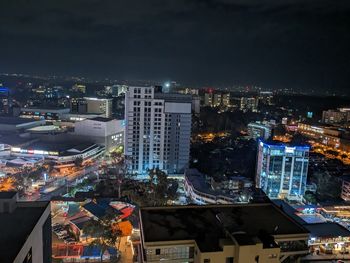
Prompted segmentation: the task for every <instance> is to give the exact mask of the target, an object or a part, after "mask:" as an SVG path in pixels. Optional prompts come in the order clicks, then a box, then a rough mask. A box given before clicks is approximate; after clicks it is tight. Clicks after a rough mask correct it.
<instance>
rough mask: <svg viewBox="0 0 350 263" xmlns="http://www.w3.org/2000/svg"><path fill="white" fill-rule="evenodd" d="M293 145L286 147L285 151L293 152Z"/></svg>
mask: <svg viewBox="0 0 350 263" xmlns="http://www.w3.org/2000/svg"><path fill="white" fill-rule="evenodd" d="M294 150H295V147H286V153H294Z"/></svg>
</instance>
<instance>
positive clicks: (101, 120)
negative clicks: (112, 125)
mask: <svg viewBox="0 0 350 263" xmlns="http://www.w3.org/2000/svg"><path fill="white" fill-rule="evenodd" d="M90 120H92V121H100V122H109V121H112V120H114V119H113V118H105V117H95V118H91V119H90Z"/></svg>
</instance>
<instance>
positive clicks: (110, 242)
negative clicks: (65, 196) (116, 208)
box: [83, 211, 121, 262]
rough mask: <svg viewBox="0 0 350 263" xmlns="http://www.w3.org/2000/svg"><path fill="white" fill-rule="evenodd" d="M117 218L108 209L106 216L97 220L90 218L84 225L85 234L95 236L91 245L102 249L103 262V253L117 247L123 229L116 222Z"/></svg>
mask: <svg viewBox="0 0 350 263" xmlns="http://www.w3.org/2000/svg"><path fill="white" fill-rule="evenodd" d="M115 219H116V217H115V215H114V214H113V213H112V212H111V211H108V212H107V214H106V215H105V216H103V217H101V218H98V219H97V220H95V219H90V220H89V221H88V222H87V223H86V224H84V226H83V232H84V234H86V235H88V236H90V237H92V238H93V241H92V242H91V243H90V247H92V246H97V247H99V248H100V249H101V258H100V261H101V262H102V259H103V254H104V253H105V252H106V250H107V249H108V248H109V247H115V245H116V242H117V240H118V237H120V235H121V231H120V230H119V229H118V228H116V224H114V223H115Z"/></svg>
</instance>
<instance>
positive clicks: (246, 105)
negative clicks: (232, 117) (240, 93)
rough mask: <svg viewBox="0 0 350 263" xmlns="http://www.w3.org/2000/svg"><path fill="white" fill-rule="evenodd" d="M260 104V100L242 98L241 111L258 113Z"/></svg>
mask: <svg viewBox="0 0 350 263" xmlns="http://www.w3.org/2000/svg"><path fill="white" fill-rule="evenodd" d="M258 104H259V99H258V98H254V97H252V98H247V97H242V98H241V104H240V110H241V111H244V112H246V111H252V112H257V111H258Z"/></svg>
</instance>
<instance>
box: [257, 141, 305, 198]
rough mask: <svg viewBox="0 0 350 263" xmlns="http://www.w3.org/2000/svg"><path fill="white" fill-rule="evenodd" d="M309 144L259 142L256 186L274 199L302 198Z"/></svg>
mask: <svg viewBox="0 0 350 263" xmlns="http://www.w3.org/2000/svg"><path fill="white" fill-rule="evenodd" d="M309 150H310V149H309V147H305V146H296V147H288V146H285V145H274V144H268V143H264V142H263V141H259V145H258V157H257V167H256V177H255V180H256V182H255V183H256V187H257V188H261V189H262V190H263V191H264V192H265V193H266V195H267V196H268V197H269V198H271V199H284V198H287V199H290V200H301V199H302V197H303V195H304V193H305V187H306V179H307V172H308V163H309Z"/></svg>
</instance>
